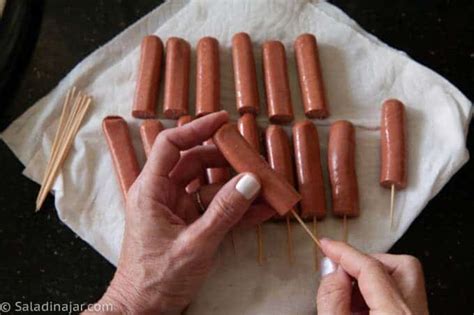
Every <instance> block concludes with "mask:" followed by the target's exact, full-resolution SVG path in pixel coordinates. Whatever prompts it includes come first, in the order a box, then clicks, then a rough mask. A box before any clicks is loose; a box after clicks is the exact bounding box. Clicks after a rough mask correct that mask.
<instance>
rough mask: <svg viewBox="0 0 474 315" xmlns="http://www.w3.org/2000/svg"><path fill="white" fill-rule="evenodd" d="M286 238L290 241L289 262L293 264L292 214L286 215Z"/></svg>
mask: <svg viewBox="0 0 474 315" xmlns="http://www.w3.org/2000/svg"><path fill="white" fill-rule="evenodd" d="M286 240H287V242H288V262H289V263H290V265H293V238H292V236H291V222H290V216H289V215H287V216H286Z"/></svg>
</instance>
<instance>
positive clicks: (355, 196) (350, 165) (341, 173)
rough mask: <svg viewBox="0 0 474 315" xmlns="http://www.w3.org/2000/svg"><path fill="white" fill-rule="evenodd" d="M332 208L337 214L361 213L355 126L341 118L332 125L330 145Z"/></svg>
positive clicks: (350, 215)
mask: <svg viewBox="0 0 474 315" xmlns="http://www.w3.org/2000/svg"><path fill="white" fill-rule="evenodd" d="M328 166H329V177H330V180H331V190H332V210H333V213H334V214H335V215H336V216H342V217H344V216H347V217H356V216H358V215H359V189H358V187H357V175H356V169H355V135H354V126H352V124H351V123H350V122H348V121H345V120H340V121H337V122H335V123H333V124H332V125H331V128H330V130H329V146H328Z"/></svg>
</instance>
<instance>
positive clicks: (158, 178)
mask: <svg viewBox="0 0 474 315" xmlns="http://www.w3.org/2000/svg"><path fill="white" fill-rule="evenodd" d="M227 120H228V116H227V113H225V112H219V113H215V114H211V115H208V116H205V117H203V118H200V119H197V120H195V121H193V122H191V123H189V124H187V125H185V126H183V127H179V128H173V129H168V130H165V131H163V132H161V133H160V134H159V136H158V138H157V139H156V141H155V143H154V145H153V148H152V151H151V153H150V156H149V159H148V161H147V162H146V164H145V166H144V169H143V171H142V172H141V174H140V176H139V177H138V179H137V180H136V182H135V183H134V184H133V186H132V187H131V188H130V191H129V192H128V197H127V206H126V215H125V234H124V239H123V243H122V250H121V253H120V259H119V262H118V266H117V271H116V273H115V276H114V278H113V280H112V282H111V284H110V286H109V288H108V290H107V292H106V294H105V295H104V297H103V298H102V299H101V301H99V302H98V304H101V305H105V304H112V305H113V306H114V308H115V310H116V311H117V312H118V313H133V314H138V313H139V314H143V313H152V314H178V313H180V312H181V311H183V309H184V308H185V307H186V306H187V305H188V304H189V303H190V301H191V299H192V298H193V297H194V296H195V294H196V293H197V290H198V289H199V287H200V286H201V284H202V283H203V281H204V279H205V277H206V276H207V274H208V272H209V269H210V268H211V266H212V262H213V258H214V256H215V253H216V250H217V248H218V246H219V244H220V243H221V241H222V240H223V239H224V237H225V235H226V234H227V232H229V231H230V230H231V229H232V227H234V226H235V225H236V223H238V222H239V221H240V222H241V223H247V224H249V223H260V222H261V221H263V220H266V219H268V218H269V217H271V216H272V215H273V214H274V211H273V210H272V209H271V208H269V207H268V206H262V205H260V206H252V207H251V203H252V201H253V200H254V199H255V197H256V196H257V194H258V192H259V190H260V183H259V179H258V178H257V177H256V176H255V175H252V174H249V173H247V174H239V175H237V176H236V177H234V178H233V179H231V180H230V181H229V182H228V183H226V184H225V185H224V186H223V187H222V188H220V189H216V187H208V188H209V189H207V188H206V189H202V193H201V194H202V196H200V201H201V203H202V204H207V203H208V202H210V204H209V206H208V207H207V210H206V212H205V213H204V214H203V215H202V216H200V213H199V212H200V211H199V210H200V205H199V203H198V202H197V200H196V198H195V196H194V195H193V194H188V193H187V192H186V189H185V187H186V186H187V185H188V184H189V183H190V182H191V181H192V180H193V179H195V178H197V177H198V175H199V174H201V173H202V172H203V171H204V170H205V169H206V168H209V167H228V164H227V162H226V161H225V159H224V158H223V156H222V155H221V154H220V152H219V151H218V150H217V149H216V147H214V146H201V145H200V144H201V143H202V142H203V141H205V140H207V139H209V138H211V137H212V135H213V134H214V132H215V131H216V130H217V129H218V128H219V127H220V126H221V125H223V124H224V123H226V122H227ZM214 194H215V196H214ZM249 207H250V211H248V212H247V209H249ZM246 212H247V213H246ZM244 214H246V216H245V217H244V218H243V219H242V217H243V216H244ZM242 221H243V222H242Z"/></svg>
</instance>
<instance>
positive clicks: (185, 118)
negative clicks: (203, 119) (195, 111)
mask: <svg viewBox="0 0 474 315" xmlns="http://www.w3.org/2000/svg"><path fill="white" fill-rule="evenodd" d="M191 120H193V117H191V115H183V116H180V117H179V118H178V121H177V122H176V126H178V127H181V126H184V125H186V124H187V123H188V122H190V121H191Z"/></svg>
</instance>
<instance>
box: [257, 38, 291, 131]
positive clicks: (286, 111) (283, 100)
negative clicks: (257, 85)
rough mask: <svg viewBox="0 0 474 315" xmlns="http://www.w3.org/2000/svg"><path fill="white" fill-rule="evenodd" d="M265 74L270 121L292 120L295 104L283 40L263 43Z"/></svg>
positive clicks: (283, 121)
mask: <svg viewBox="0 0 474 315" xmlns="http://www.w3.org/2000/svg"><path fill="white" fill-rule="evenodd" d="M263 74H264V79H265V93H266V96H267V110H268V116H269V118H270V122H272V123H289V122H291V121H292V120H293V105H292V103H291V92H290V84H289V82H288V71H287V65H286V55H285V46H283V44H282V43H281V42H279V41H267V42H265V43H264V44H263Z"/></svg>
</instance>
